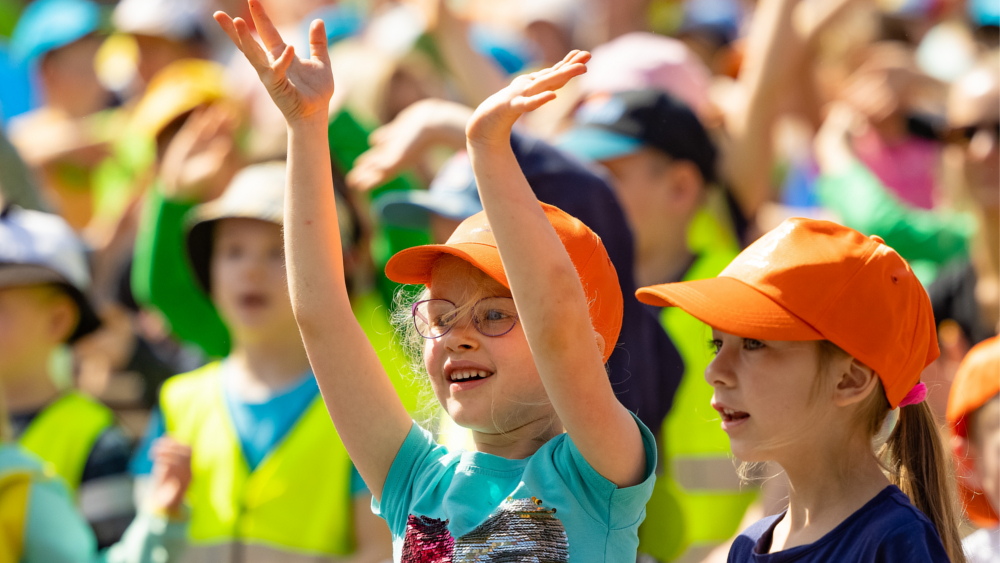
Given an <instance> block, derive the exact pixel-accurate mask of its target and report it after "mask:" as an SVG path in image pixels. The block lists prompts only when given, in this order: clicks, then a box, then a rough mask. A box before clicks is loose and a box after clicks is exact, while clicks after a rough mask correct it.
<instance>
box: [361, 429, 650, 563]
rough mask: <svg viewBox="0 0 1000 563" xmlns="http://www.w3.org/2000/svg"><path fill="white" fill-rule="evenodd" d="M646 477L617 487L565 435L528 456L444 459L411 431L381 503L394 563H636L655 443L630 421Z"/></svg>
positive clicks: (425, 436) (445, 454) (427, 438)
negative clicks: (638, 435) (637, 437)
mask: <svg viewBox="0 0 1000 563" xmlns="http://www.w3.org/2000/svg"><path fill="white" fill-rule="evenodd" d="M636 424H637V425H638V426H639V429H640V431H641V433H642V441H643V446H644V448H645V451H646V472H645V475H646V477H645V480H644V481H643V482H642V483H640V484H638V485H636V486H634V487H627V488H624V489H620V488H618V487H617V486H615V484H614V483H612V482H611V481H608V480H607V479H605V478H604V477H602V476H601V475H600V474H599V473H598V472H597V471H596V470H595V469H594V468H593V467H591V466H590V464H589V463H587V460H585V459H584V458H583V455H582V454H581V453H580V450H579V449H577V447H576V445H575V444H574V443H573V440H572V439H570V437H569V435H568V434H565V433H564V434H560V435H559V436H556V437H555V438H553V439H551V440H549V441H548V442H546V443H545V444H544V445H543V446H542V447H541V448H539V449H538V451H537V452H535V453H534V454H533V455H531V456H529V457H527V458H525V459H506V458H502V457H498V456H495V455H491V454H487V453H483V452H466V451H456V452H449V451H448V449H447V448H445V447H444V446H440V445H438V444H437V443H435V442H434V440H433V438H431V435H430V434H429V433H428V432H427V431H425V430H424V429H422V428H420V427H419V426H418V425H416V424H414V425H413V427H412V428H411V429H410V433H409V434H408V435H407V437H406V440H405V441H404V442H403V445H402V447H401V448H400V450H399V453H397V454H396V458H395V459H394V460H393V462H392V467H391V468H390V469H389V475H388V476H387V477H386V481H385V487H384V489H383V491H382V499H381V504H380V503H379V502H377V501H375V500H374V499H373V500H372V510H374V511H375V513H376V514H379V515H380V516H382V517H383V518H384V519H385V520H386V522H387V523H388V524H389V529H390V530H391V531H392V539H393V556H394V557H395V560H396V561H417V560H419V561H439V560H441V561H443V560H448V561H451V560H455V561H466V560H469V561H471V560H472V557H475V556H476V555H478V557H475V561H477V562H480V563H490V562H497V563H499V562H501V561H515V560H516V561H521V560H529V559H530V560H532V561H535V560H538V561H549V562H553V563H557V562H560V561H567V560H569V561H573V563H587V562H597V561H602V562H603V561H611V562H620V561H635V556H636V550H637V549H638V546H639V537H638V528H639V524H640V523H641V522H642V520H643V519H644V518H645V516H646V502H647V501H648V500H649V497H650V495H651V494H652V492H653V482H654V480H655V479H656V478H655V476H654V468H655V466H656V443H655V440H654V439H653V435H652V434H651V433H650V432H649V430H648V429H647V428H646V427H645V426H644V425H643V424H642V423H641V422H639V421H638V419H636Z"/></svg>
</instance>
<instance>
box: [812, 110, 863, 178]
mask: <svg viewBox="0 0 1000 563" xmlns="http://www.w3.org/2000/svg"><path fill="white" fill-rule="evenodd" d="M863 126H864V119H863V118H862V117H861V115H860V114H859V113H858V112H857V111H855V110H854V108H852V107H851V106H850V105H848V104H846V103H844V102H834V103H833V104H831V105H830V110H829V111H828V112H827V115H826V119H825V120H823V126H822V127H820V129H819V131H818V132H817V133H816V138H815V139H814V140H813V147H814V149H815V151H816V163H817V164H819V167H820V170H822V171H823V172H824V173H827V174H829V173H836V172H837V171H840V170H843V169H845V168H846V167H848V166H850V165H851V164H852V163H853V162H854V160H855V156H854V150H853V149H852V148H851V136H852V132H853V131H855V130H857V129H858V128H860V127H863Z"/></svg>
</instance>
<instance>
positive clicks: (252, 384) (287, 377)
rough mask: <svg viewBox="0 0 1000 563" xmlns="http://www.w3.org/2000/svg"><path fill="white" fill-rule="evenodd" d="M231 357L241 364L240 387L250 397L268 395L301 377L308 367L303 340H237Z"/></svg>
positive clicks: (230, 358) (233, 361)
mask: <svg viewBox="0 0 1000 563" xmlns="http://www.w3.org/2000/svg"><path fill="white" fill-rule="evenodd" d="M227 361H229V362H231V364H232V365H233V366H235V367H236V368H237V370H236V371H237V373H238V374H239V376H240V377H239V379H240V381H239V383H240V389H241V390H242V391H243V394H244V396H245V397H246V398H248V399H254V398H266V396H270V395H271V394H272V392H273V391H274V390H276V389H281V388H284V387H287V386H288V385H290V384H292V383H294V382H295V381H297V380H298V379H299V378H300V377H301V376H302V374H303V373H305V371H306V370H307V369H309V358H308V356H306V351H305V348H304V347H303V345H302V341H301V340H298V339H296V340H295V341H294V342H284V341H278V342H267V341H263V340H260V341H255V342H237V343H236V345H235V346H234V348H233V350H232V352H231V353H230V354H229V357H228V358H227Z"/></svg>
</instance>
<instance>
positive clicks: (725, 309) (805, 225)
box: [636, 218, 938, 408]
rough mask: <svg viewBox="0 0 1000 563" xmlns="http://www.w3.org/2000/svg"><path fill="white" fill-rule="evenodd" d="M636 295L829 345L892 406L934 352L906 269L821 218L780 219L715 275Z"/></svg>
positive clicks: (770, 336)
mask: <svg viewBox="0 0 1000 563" xmlns="http://www.w3.org/2000/svg"><path fill="white" fill-rule="evenodd" d="M636 297H638V298H639V301H642V302H643V303H647V304H650V305H657V306H661V307H680V308H681V309H683V310H685V311H687V312H688V313H690V314H691V315H693V316H694V317H696V318H698V319H699V320H701V321H703V322H705V323H706V324H708V325H710V326H712V327H714V328H717V329H719V330H721V331H724V332H727V333H730V334H735V335H739V336H742V337H745V338H756V339H761V340H829V341H831V342H833V343H834V344H836V345H837V346H839V347H840V348H841V349H843V350H844V351H845V352H847V353H848V354H850V355H851V356H853V357H855V358H857V359H858V360H861V361H862V362H864V363H865V365H867V366H869V367H871V368H872V369H874V370H875V372H876V373H877V374H878V376H879V378H880V379H881V380H882V385H883V387H884V388H885V394H886V397H887V398H888V399H889V403H890V404H891V405H892V407H893V408H895V407H896V406H898V405H899V402H900V401H901V400H902V399H903V398H904V397H905V396H906V394H907V393H909V392H910V390H911V389H913V387H914V386H915V385H916V384H917V383H919V381H920V373H921V372H922V371H923V369H924V368H925V367H926V366H927V365H928V364H930V363H931V362H933V361H934V359H935V358H937V356H938V345H937V330H936V327H935V324H934V314H933V312H932V310H931V303H930V299H929V298H928V297H927V292H926V291H924V288H923V286H922V285H920V282H919V281H918V280H917V277H916V276H915V275H914V274H913V270H911V269H910V266H909V264H907V263H906V261H905V260H903V259H902V258H901V257H900V256H899V254H897V253H896V251H895V250H893V249H892V248H890V247H889V246H887V245H886V244H885V243H884V242H883V241H882V239H880V238H879V237H876V236H872V237H866V236H864V235H862V234H861V233H859V232H857V231H855V230H853V229H849V228H847V227H844V226H842V225H838V224H836V223H831V222H828V221H817V220H813V219H802V218H793V219H788V220H786V221H784V222H783V223H782V224H781V225H779V226H778V227H777V228H776V229H774V230H772V231H770V232H769V233H767V234H765V235H764V236H763V237H761V238H760V239H758V240H757V241H756V242H754V243H753V244H751V245H750V246H749V247H747V249H746V250H744V251H743V252H741V253H740V255H739V256H737V257H736V258H735V259H734V260H733V261H732V263H731V264H729V266H727V267H726V269H725V270H723V271H722V273H720V274H719V276H718V277H715V278H710V279H704V280H695V281H688V282H681V283H669V284H663V285H656V286H652V287H644V288H642V289H640V290H639V291H637V292H636Z"/></svg>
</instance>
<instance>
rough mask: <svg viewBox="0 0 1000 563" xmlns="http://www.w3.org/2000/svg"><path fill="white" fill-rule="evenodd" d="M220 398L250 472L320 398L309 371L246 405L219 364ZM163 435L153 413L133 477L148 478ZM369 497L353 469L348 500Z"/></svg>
mask: <svg viewBox="0 0 1000 563" xmlns="http://www.w3.org/2000/svg"><path fill="white" fill-rule="evenodd" d="M222 369H223V370H224V371H225V373H224V375H223V396H224V398H225V402H226V410H228V411H229V416H230V418H231V419H232V421H233V428H235V430H236V436H237V438H238V439H239V441H240V446H241V449H242V451H243V457H244V458H245V459H246V462H247V465H248V466H249V468H250V471H253V470H254V469H256V468H257V466H258V465H260V463H261V462H262V461H264V458H265V457H267V454H268V453H270V452H271V450H273V449H274V448H275V447H277V446H278V444H280V443H281V440H282V439H283V438H284V437H285V435H286V434H288V432H289V431H290V430H291V429H292V427H294V426H295V423H296V422H298V421H299V419H300V418H302V415H304V414H305V412H306V410H307V409H308V408H309V405H311V404H312V402H313V401H314V400H316V397H317V396H318V395H319V386H318V385H317V384H316V378H315V377H314V376H313V373H312V370H310V371H308V372H306V374H304V375H303V376H302V379H301V380H300V381H298V382H296V383H293V384H292V385H290V386H288V387H286V388H285V389H279V390H277V391H276V392H275V393H274V394H273V395H271V396H270V397H268V398H267V400H265V401H263V402H256V403H254V402H248V401H246V400H245V399H243V397H242V396H241V395H240V393H239V390H238V389H237V388H236V385H235V384H234V380H233V378H232V376H231V374H230V373H229V369H228V366H227V364H226V363H225V362H223V364H222ZM165 433H166V427H165V426H164V423H163V415H162V414H161V413H160V411H159V409H156V410H154V411H153V413H152V416H151V418H150V421H149V427H148V428H147V430H146V435H145V436H144V437H143V439H142V442H141V443H140V444H139V448H138V451H137V452H136V455H135V457H134V458H133V459H132V463H131V469H132V472H133V473H134V474H136V475H148V474H149V473H150V472H152V469H153V460H152V458H151V457H150V455H149V449H150V447H151V446H152V443H153V442H154V441H156V439H157V438H159V437H160V436H163V435H164V434H165ZM359 494H369V493H368V488H367V486H365V483H364V481H363V480H362V479H361V475H360V474H358V472H357V470H356V469H354V467H353V466H352V469H351V496H352V497H353V496H355V495H359Z"/></svg>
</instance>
